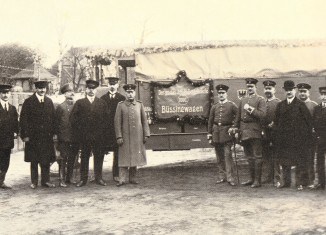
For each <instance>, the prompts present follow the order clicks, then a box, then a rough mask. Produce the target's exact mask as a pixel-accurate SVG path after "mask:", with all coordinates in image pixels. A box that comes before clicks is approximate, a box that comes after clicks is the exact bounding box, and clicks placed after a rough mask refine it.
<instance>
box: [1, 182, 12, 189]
mask: <svg viewBox="0 0 326 235" xmlns="http://www.w3.org/2000/svg"><path fill="white" fill-rule="evenodd" d="M0 188H2V189H11V187H10V186H9V185H6V184H5V183H2V184H1V186H0Z"/></svg>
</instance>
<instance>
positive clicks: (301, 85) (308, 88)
mask: <svg viewBox="0 0 326 235" xmlns="http://www.w3.org/2000/svg"><path fill="white" fill-rule="evenodd" d="M297 88H298V89H299V90H300V89H307V90H310V89H311V86H310V85H309V84H307V83H299V84H298V85H297Z"/></svg>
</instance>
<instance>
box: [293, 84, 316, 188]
mask: <svg viewBox="0 0 326 235" xmlns="http://www.w3.org/2000/svg"><path fill="white" fill-rule="evenodd" d="M297 88H298V91H299V95H298V97H299V99H300V100H301V101H303V102H304V103H305V104H306V106H307V108H308V110H309V112H310V114H311V116H312V115H313V112H314V109H315V107H316V106H317V105H318V104H317V102H315V101H312V100H311V99H310V89H311V86H310V85H309V84H307V83H299V84H298V85H297ZM310 141H311V143H310V146H309V153H310V154H309V156H308V157H307V160H308V161H307V164H306V171H307V174H308V179H307V180H308V184H310V185H313V184H314V181H315V170H314V160H315V148H316V140H314V139H313V138H312V139H311V140H310Z"/></svg>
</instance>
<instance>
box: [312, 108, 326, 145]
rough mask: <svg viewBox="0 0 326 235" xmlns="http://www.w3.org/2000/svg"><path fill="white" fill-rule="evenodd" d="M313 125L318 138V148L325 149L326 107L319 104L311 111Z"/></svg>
mask: <svg viewBox="0 0 326 235" xmlns="http://www.w3.org/2000/svg"><path fill="white" fill-rule="evenodd" d="M313 127H314V129H315V131H316V135H317V138H318V141H317V142H318V148H319V149H320V150H323V151H325V150H326V107H322V104H319V105H318V106H316V107H315V108H314V112H313Z"/></svg>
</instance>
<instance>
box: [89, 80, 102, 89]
mask: <svg viewBox="0 0 326 235" xmlns="http://www.w3.org/2000/svg"><path fill="white" fill-rule="evenodd" d="M99 85H100V84H99V82H98V81H95V80H86V87H87V88H91V89H95V88H97V87H98V86H99Z"/></svg>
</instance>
